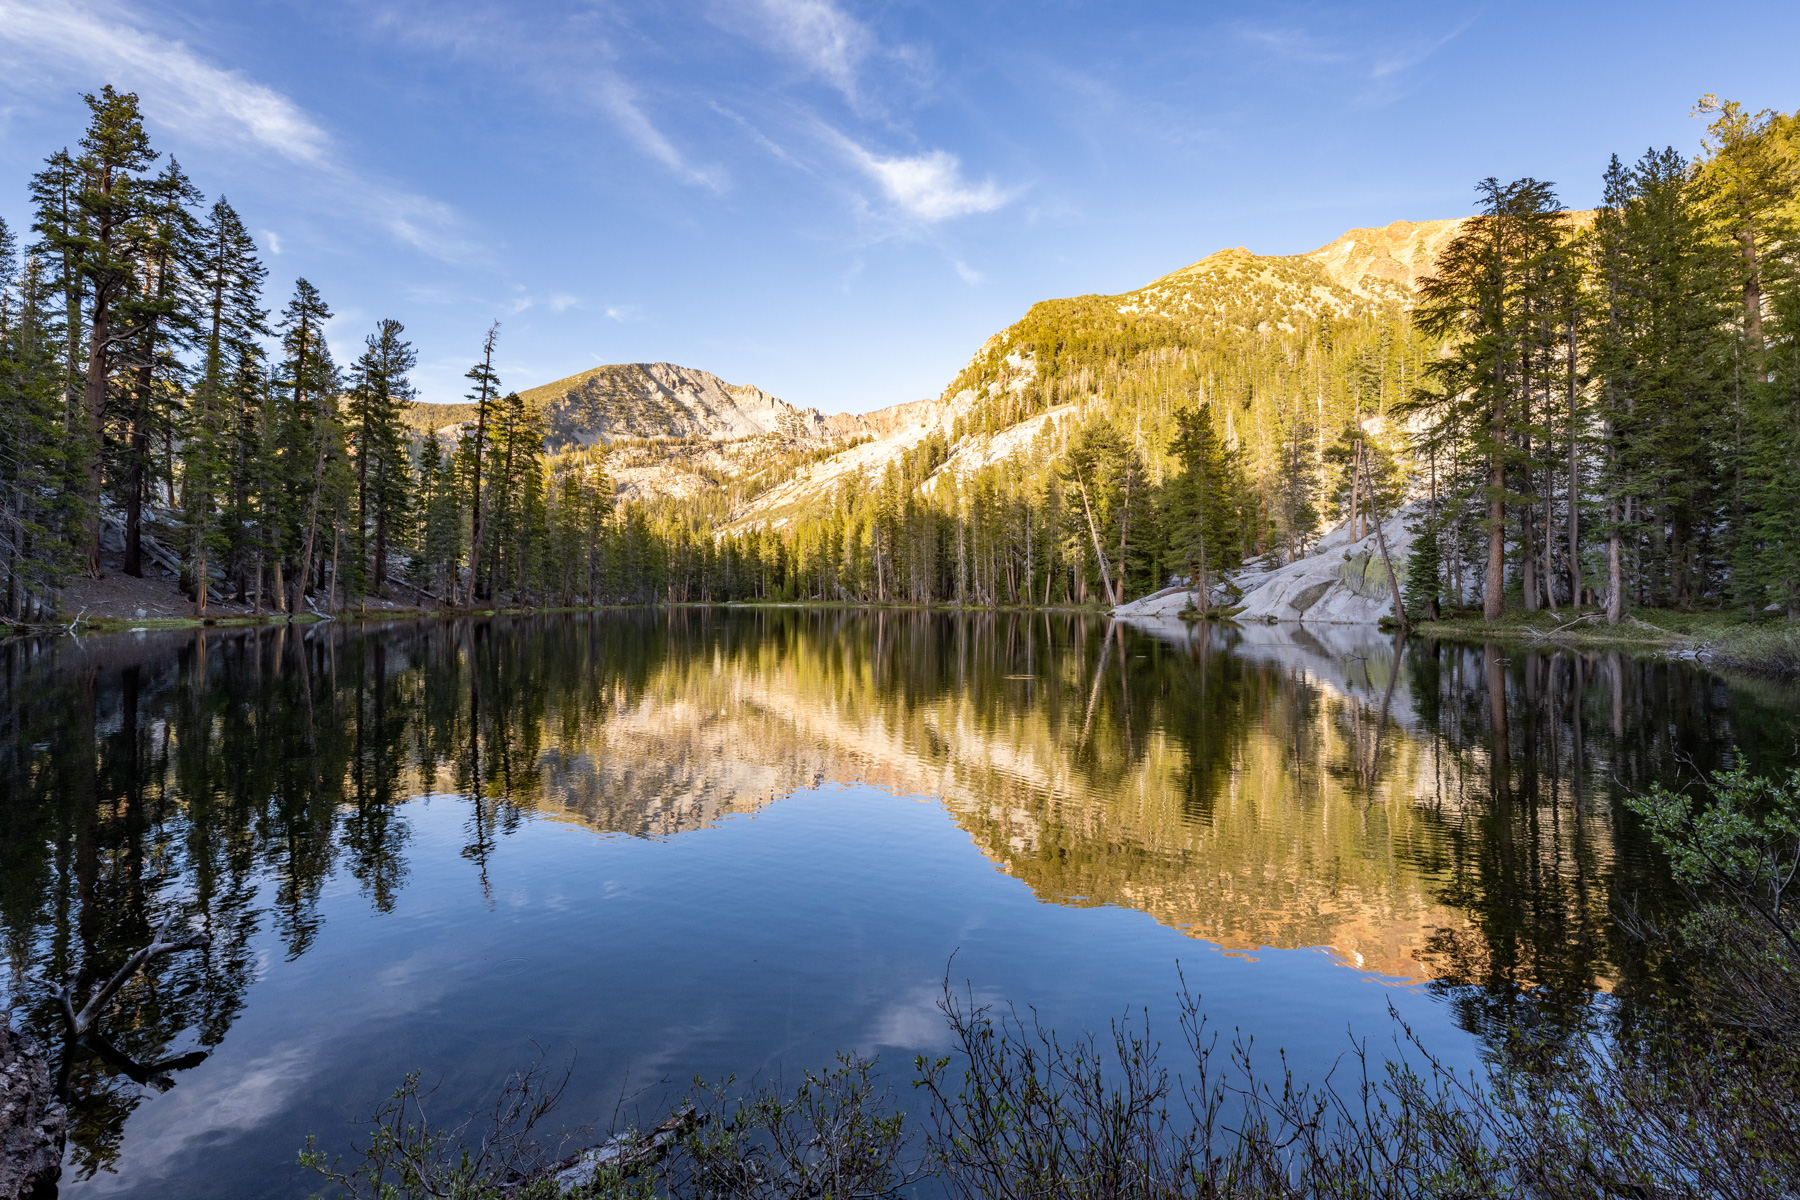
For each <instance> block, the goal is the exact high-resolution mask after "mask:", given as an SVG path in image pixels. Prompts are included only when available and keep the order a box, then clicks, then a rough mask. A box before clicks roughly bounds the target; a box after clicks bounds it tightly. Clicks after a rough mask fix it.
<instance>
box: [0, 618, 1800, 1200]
mask: <svg viewBox="0 0 1800 1200" xmlns="http://www.w3.org/2000/svg"><path fill="white" fill-rule="evenodd" d="M0 687H3V688H4V696H3V697H0V698H3V700H4V704H3V705H0V788H3V789H4V790H3V796H4V799H3V801H0V831H3V835H4V836H3V843H0V872H3V874H0V889H3V890H0V920H3V922H4V939H5V942H4V956H5V961H4V964H3V967H4V977H3V979H0V994H3V996H4V999H5V1000H6V1001H7V1002H8V1003H9V1004H10V1005H11V1007H12V1010H13V1015H14V1018H15V1020H18V1019H20V1018H24V1019H26V1020H28V1021H30V1022H32V1023H34V1024H35V1025H37V1027H39V1028H42V1029H53V1028H55V1026H54V1024H53V1023H52V1009H51V1008H50V1006H49V1004H48V1002H47V1001H46V999H45V994H44V988H43V986H42V985H41V984H39V983H37V982H34V981H33V979H32V976H33V975H34V974H41V973H45V972H49V973H51V974H55V975H68V974H72V973H76V972H80V973H81V974H82V978H83V979H84V980H91V979H94V978H98V977H104V976H105V975H106V974H108V973H110V972H111V971H112V970H113V969H114V968H115V967H116V966H117V965H118V964H119V963H120V962H122V961H123V959H124V957H125V956H126V955H127V954H129V953H130V952H131V951H132V950H133V949H135V948H136V947H137V946H139V945H141V944H143V943H144V942H145V941H146V940H147V938H148V935H149V932H150V930H151V929H152V928H153V927H154V926H155V925H156V924H157V923H158V922H160V920H161V919H163V917H165V916H167V915H168V914H171V913H179V914H183V915H185V916H186V917H187V918H189V919H190V921H191V922H192V923H193V924H194V925H195V926H196V927H201V928H204V929H205V930H206V931H207V932H209V933H210V934H211V935H212V938H213V944H212V948H211V949H210V950H208V951H204V952H188V953H183V954H178V955H175V956H173V957H171V958H167V959H163V960H160V961H159V962H158V963H157V964H156V965H155V967H154V968H153V970H151V971H150V972H148V973H147V974H146V975H144V976H141V977H140V978H139V979H138V980H137V981H136V982H134V984H133V985H132V986H131V987H129V988H128V989H127V990H126V991H124V992H123V993H121V996H120V1002H119V1004H118V1006H117V1009H116V1011H115V1012H114V1013H113V1014H112V1015H111V1016H110V1018H109V1019H108V1021H107V1022H106V1024H105V1026H104V1028H105V1031H106V1032H107V1033H108V1034H109V1035H110V1036H111V1037H112V1039H113V1041H114V1042H115V1043H116V1044H117V1046H118V1048H119V1050H120V1051H122V1052H123V1053H124V1054H127V1055H129V1056H131V1057H132V1058H135V1059H136V1060H138V1061H139V1062H140V1063H142V1062H151V1061H154V1060H157V1059H162V1058H168V1057H172V1056H175V1055H180V1054H183V1053H186V1052H188V1051H192V1050H206V1051H209V1052H210V1053H209V1054H208V1056H207V1057H206V1058H205V1060H204V1062H202V1063H200V1064H199V1065H198V1066H194V1067H191V1068H189V1069H184V1070H179V1071H175V1072H172V1073H171V1074H170V1075H169V1076H168V1080H169V1082H170V1083H171V1084H172V1086H170V1087H168V1088H167V1090H160V1089H159V1088H157V1087H155V1086H146V1085H142V1084H139V1083H136V1082H133V1080H132V1079H131V1078H130V1076H129V1074H128V1073H126V1072H125V1071H124V1070H123V1069H122V1068H120V1067H118V1066H115V1065H110V1064H109V1063H108V1062H106V1061H103V1060H102V1059H100V1058H99V1057H97V1056H94V1055H92V1054H88V1053H82V1054H79V1055H77V1056H75V1057H74V1058H73V1059H72V1060H71V1066H70V1069H71V1087H72V1089H73V1092H74V1094H75V1096H76V1106H75V1120H74V1132H73V1136H72V1138H71V1144H70V1151H69V1163H68V1172H67V1174H66V1175H65V1185H64V1186H65V1194H67V1195H70V1196H76V1197H86V1196H98V1195H129V1196H146V1197H149V1196H170V1197H175V1196H180V1197H211V1196H218V1197H252V1196H281V1197H299V1196H305V1195H308V1194H310V1192H311V1191H312V1190H314V1180H315V1177H313V1176H310V1175H308V1174H305V1173H303V1172H301V1171H300V1169H299V1168H298V1167H297V1166H295V1165H294V1156H295V1153H296V1151H297V1150H298V1149H299V1148H300V1147H301V1146H302V1145H303V1144H304V1142H305V1140H306V1137H307V1135H308V1134H312V1135H315V1136H316V1137H317V1138H318V1139H319V1142H320V1143H321V1144H322V1145H323V1146H325V1147H326V1148H328V1149H332V1150H346V1149H348V1147H349V1145H350V1143H351V1141H352V1140H353V1139H354V1138H356V1137H357V1136H358V1135H359V1134H360V1133H361V1131H362V1129H363V1128H364V1125H363V1121H364V1119H365V1118H366V1117H367V1116H368V1114H369V1113H370V1112H371V1110H372V1109H373V1108H374V1106H375V1105H376V1103H378V1102H379V1100H380V1099H381V1098H382V1096H384V1095H385V1094H386V1093H387V1092H388V1091H390V1090H392V1088H393V1087H394V1086H396V1085H397V1084H398V1083H399V1082H400V1081H401V1080H402V1079H403V1078H404V1076H405V1075H406V1074H407V1073H408V1072H409V1071H414V1070H417V1071H420V1072H422V1073H423V1075H424V1077H425V1078H426V1079H427V1080H429V1081H432V1082H435V1083H436V1084H437V1091H436V1093H435V1096H434V1099H433V1105H434V1107H435V1111H436V1114H437V1115H439V1116H440V1117H442V1118H444V1119H445V1120H450V1119H453V1118H455V1117H457V1116H458V1115H459V1114H461V1113H463V1112H466V1111H467V1110H469V1109H471V1108H473V1107H475V1106H476V1105H478V1104H479V1103H480V1102H481V1101H482V1100H483V1099H484V1098H485V1097H488V1096H491V1094H492V1091H493V1090H494V1088H495V1087H496V1086H497V1085H498V1084H499V1082H500V1081H501V1080H502V1078H503V1077H504V1076H505V1075H506V1073H507V1072H508V1071H509V1070H510V1069H512V1068H514V1067H517V1066H520V1065H523V1064H526V1063H529V1062H531V1061H533V1060H534V1059H536V1058H537V1057H538V1056H539V1055H540V1054H543V1055H547V1056H548V1057H549V1058H550V1059H551V1060H552V1061H554V1062H557V1063H568V1062H572V1063H573V1075H572V1078H571V1083H570V1086H569V1089H568V1091H567V1093H566V1094H565V1098H564V1102H563V1106H562V1109H561V1112H562V1115H563V1117H564V1118H565V1119H566V1120H567V1122H568V1123H571V1124H574V1123H579V1122H583V1121H589V1120H597V1121H599V1122H600V1123H601V1124H602V1125H605V1124H607V1123H608V1122H610V1121H611V1120H613V1119H614V1116H615V1114H623V1115H624V1116H626V1117H629V1116H631V1115H632V1114H633V1113H637V1114H639V1115H640V1116H657V1115H660V1111H659V1110H661V1109H662V1107H663V1106H664V1105H665V1104H666V1103H667V1102H668V1101H670V1100H673V1099H675V1098H678V1097H679V1096H680V1095H681V1094H682V1093H683V1092H684V1090H686V1088H687V1085H688V1082H689V1081H690V1080H691V1079H692V1078H693V1077H694V1076H695V1075H701V1076H706V1077H709V1078H718V1077H721V1076H724V1075H726V1074H730V1073H735V1074H736V1075H738V1077H739V1078H740V1079H742V1078H747V1077H751V1076H755V1075H758V1074H760V1075H761V1076H763V1077H764V1078H768V1077H771V1076H781V1075H783V1074H784V1073H785V1075H786V1076H787V1077H788V1078H790V1079H791V1078H793V1077H794V1076H796V1075H797V1074H798V1073H799V1072H800V1071H802V1070H804V1069H806V1068H809V1067H817V1066H821V1065H824V1064H826V1063H828V1062H829V1061H830V1059H831V1056H832V1054H833V1053H834V1052H836V1051H839V1050H858V1051H862V1052H865V1053H869V1054H879V1055H880V1056H881V1059H882V1062H883V1064H884V1065H885V1066H886V1068H887V1071H888V1074H889V1077H890V1078H891V1079H892V1080H893V1081H895V1082H896V1083H898V1084H901V1085H904V1082H905V1080H906V1079H907V1078H909V1072H910V1063H911V1056H912V1055H913V1054H914V1053H916V1052H920V1051H929V1050H935V1049H942V1048H943V1047H944V1046H945V1045H946V1036H945V1034H946V1030H945V1028H944V1024H943V1020H942V1017H941V1015H940V1014H939V1013H938V1011H937V1009H936V1007H935V1002H936V1000H937V998H938V996H939V995H940V992H941V989H942V986H943V984H944V982H945V980H946V978H948V979H949V980H950V982H951V983H952V984H953V985H954V986H956V987H957V988H958V989H959V990H960V989H963V988H968V989H972V990H973V991H974V993H975V994H976V995H977V997H981V998H992V999H1004V1000H1008V1001H1011V1002H1013V1003H1015V1004H1017V1005H1019V1006H1020V1007H1021V1008H1024V1007H1025V1006H1031V1007H1033V1008H1035V1009H1036V1011H1037V1012H1038V1014H1039V1015H1040V1016H1041V1017H1042V1018H1043V1020H1044V1021H1045V1022H1046V1023H1048V1024H1052V1025H1055V1026H1058V1027H1059V1028H1062V1029H1064V1030H1074V1029H1079V1028H1104V1027H1105V1026H1106V1024H1107V1022H1108V1021H1110V1020H1112V1019H1115V1018H1117V1017H1120V1016H1121V1015H1124V1014H1126V1013H1128V1012H1134V1013H1138V1014H1140V1015H1141V1014H1143V1013H1144V1012H1146V1011H1147V1012H1148V1014H1149V1019H1150V1021H1151V1023H1152V1026H1153V1029H1155V1030H1157V1031H1158V1032H1159V1033H1160V1035H1161V1036H1162V1038H1163V1040H1164V1041H1165V1043H1166V1044H1168V1045H1169V1046H1171V1047H1172V1046H1175V1045H1177V1044H1178V1043H1179V1040H1180V1039H1179V1035H1178V1033H1177V1031H1176V1029H1175V1023H1174V1019H1173V1016H1174V1012H1175V1005H1174V1000H1175V996H1176V992H1177V989H1178V988H1179V987H1180V985H1181V978H1182V977H1183V976H1185V978H1186V981H1187V983H1188V985H1189V986H1190V987H1191V988H1192V989H1193V990H1195V991H1196V992H1198V993H1199V994H1200V995H1201V997H1202V1004H1203V1007H1204V1008H1205V1010H1206V1011H1207V1012H1208V1013H1209V1014H1210V1017H1211V1019H1212V1021H1213V1022H1214V1024H1215V1025H1217V1026H1220V1027H1222V1028H1224V1029H1225V1030H1227V1031H1229V1030H1230V1029H1232V1028H1233V1027H1236V1028H1240V1029H1241V1030H1243V1031H1244V1032H1245V1033H1247V1034H1251V1035H1254V1037H1255V1038H1256V1044H1257V1046H1258V1047H1259V1049H1260V1048H1266V1051H1267V1053H1266V1054H1264V1055H1262V1057H1264V1058H1265V1059H1266V1060H1269V1061H1273V1058H1274V1050H1275V1048H1277V1047H1281V1048H1284V1049H1285V1050H1286V1051H1287V1053H1288V1056H1289V1059H1290V1061H1291V1062H1292V1063H1293V1064H1294V1065H1295V1068H1296V1070H1297V1071H1298V1072H1299V1073H1300V1074H1301V1075H1303V1076H1305V1077H1308V1078H1317V1077H1319V1076H1320V1075H1322V1074H1323V1073H1324V1072H1325V1071H1326V1070H1328V1069H1329V1068H1330V1066H1331V1064H1332V1062H1333V1061H1334V1060H1336V1059H1337V1057H1338V1056H1340V1055H1341V1054H1343V1053H1344V1051H1345V1050H1346V1049H1348V1047H1349V1045H1350V1038H1351V1035H1352V1033H1354V1034H1356V1035H1360V1036H1368V1037H1369V1038H1370V1039H1371V1041H1373V1042H1376V1043H1380V1044H1386V1042H1387V1041H1388V1039H1389V1038H1390V1037H1391V1035H1392V1032H1393V1029H1392V1026H1391V1024H1390V1020H1389V1017H1388V1015H1387V1013H1388V1006H1389V1005H1390V1004H1391V1005H1393V1006H1394V1007H1395V1008H1396V1009H1397V1010H1398V1011H1399V1013H1400V1014H1401V1016H1402V1017H1404V1018H1405V1019H1406V1020H1407V1021H1409V1022H1411V1023H1412V1024H1413V1025H1414V1027H1415V1028H1416V1029H1417V1031H1418V1032H1419V1033H1420V1035H1421V1036H1422V1037H1423V1038H1424V1039H1425V1041H1426V1042H1427V1043H1428V1044H1429V1045H1430V1046H1431V1047H1432V1048H1433V1049H1434V1050H1436V1051H1438V1052H1440V1053H1442V1054H1443V1055H1444V1056H1445V1057H1446V1058H1447V1059H1448V1060H1449V1061H1451V1062H1453V1063H1460V1064H1464V1065H1468V1064H1473V1063H1475V1062H1477V1061H1478V1060H1479V1058H1480V1056H1481V1055H1482V1053H1483V1052H1484V1051H1485V1050H1486V1049H1487V1048H1488V1047H1490V1046H1492V1045H1493V1044H1494V1043H1495V1042H1496V1040H1497V1039H1499V1038H1500V1037H1501V1036H1503V1030H1504V1029H1505V1028H1506V1027H1507V1026H1508V1025H1509V1024H1510V1023H1515V1022H1520V1021H1526V1020H1533V1021H1544V1020H1551V1021H1556V1020H1568V1019H1569V1018H1570V1016H1571V1014H1575V1013H1579V1012H1581V1011H1584V1010H1587V1009H1589V1008H1591V1007H1592V1006H1594V1005H1596V1004H1598V1005H1601V1006H1615V1007H1623V1006H1626V1005H1628V1004H1629V1003H1630V997H1631V995H1632V991H1633V989H1634V988H1639V989H1641V988H1642V987H1644V986H1645V981H1646V970H1647V968H1646V967H1645V966H1644V965H1643V964H1642V963H1641V962H1640V961H1639V960H1638V958H1637V956H1636V955H1635V954H1634V951H1633V947H1632V945H1631V944H1630V943H1629V942H1628V941H1626V940H1624V939H1623V938H1621V937H1620V935H1619V934H1618V933H1617V931H1616V930H1615V928H1614V926H1613V924H1612V922H1611V920H1610V913H1611V912H1612V911H1614V910H1616V909H1618V908H1620V907H1622V906H1625V905H1627V904H1630V903H1633V902H1636V903H1639V904H1640V905H1642V906H1645V907H1648V908H1651V909H1655V908H1657V907H1658V906H1662V905H1666V904H1668V903H1670V902H1671V901H1670V899H1669V889H1668V887H1667V883H1666V880H1665V879H1664V878H1663V875H1662V873H1661V870H1660V868H1659V866H1658V864H1657V861H1656V859H1655V856H1654V855H1653V854H1652V853H1650V852H1649V851H1648V849H1647V847H1646V845H1645V841H1644V839H1643V837H1642V835H1641V834H1640V833H1639V832H1638V830H1637V829H1636V826H1635V824H1634V822H1633V820H1632V819H1631V818H1630V816H1629V815H1628V814H1627V813H1626V812H1625V810H1624V808H1623V806H1622V805H1621V803H1620V799H1621V797H1622V796H1624V795H1626V794H1629V793H1630V792H1632V791H1635V790H1637V789H1639V788H1642V787H1643V786H1645V785H1647V784H1648V783H1649V782H1651V781H1653V780H1665V781H1679V780H1689V779H1691V778H1692V777H1693V776H1694V774H1695V773H1696V772H1698V771H1704V770H1708V769H1711V768H1713V767H1715V766H1718V765H1721V764H1724V763H1727V762H1730V761H1734V760H1736V759H1738V758H1744V759H1747V760H1748V761H1750V762H1751V763H1753V764H1756V765H1761V766H1775V765H1785V764H1787V763H1791V762H1792V761H1793V760H1794V757H1795V753H1796V750H1795V747H1796V741H1797V737H1800V715H1797V714H1800V705H1796V699H1797V698H1800V697H1797V696H1796V694H1795V693H1794V692H1793V691H1792V690H1789V689H1783V688H1780V687H1776V686H1774V685H1769V684H1759V683H1748V682H1746V683H1737V682H1728V681H1724V680H1720V679H1718V678H1715V677H1712V676H1709V675H1707V674H1705V673H1704V672H1702V671H1700V670H1698V669H1696V668H1693V667H1691V666H1687V665H1682V664H1674V663H1668V662H1661V661H1650V660H1639V659H1634V658H1632V657H1629V656H1620V655H1617V654H1595V653H1569V652H1561V653H1541V654H1540V653H1530V652H1527V651H1525V650H1522V649H1518V648H1499V647H1488V648H1485V649H1483V648H1473V649H1471V648H1450V647H1445V646H1433V645H1429V644H1427V645H1421V644H1419V643H1418V642H1417V641H1415V642H1413V643H1412V644H1411V645H1409V646H1407V647H1406V648H1405V650H1404V652H1403V653H1401V654H1400V655H1399V657H1398V658H1397V657H1396V649H1395V646H1394V645H1393V644H1392V642H1391V641H1390V640H1389V639H1387V638H1386V637H1384V636H1382V635H1379V634H1377V633H1375V632H1374V631H1362V630H1355V631H1353V630H1348V629H1339V628H1324V629H1313V630H1302V629H1299V628H1265V627H1256V628H1248V629H1232V628H1211V629H1209V628H1205V627H1202V628H1200V629H1199V630H1197V631H1189V630H1187V629H1186V628H1185V627H1181V626H1166V627H1157V628H1134V627H1127V626H1125V625H1121V624H1113V623H1109V622H1107V621H1105V620H1103V619H1098V620H1097V619H1094V618H1091V617H1090V618H1081V617H1076V616H1069V615H1048V616H1046V615H1036V616H1023V615H1021V616H1011V615H999V616H979V617H951V616H940V615H926V614H913V613H843V612H835V611H833V612H819V611H799V610H763V611H757V612H731V611H718V610H715V611H707V610H674V611H667V612H649V611H645V612H640V613H623V614H607V615H599V616H552V617H543V618H535V619H524V618H521V619H502V620H491V621H473V622H470V621H461V622H441V623H421V624H404V625H398V626H388V627H370V628H367V629H359V628H356V627H353V626H347V625H343V624H338V625H325V626H316V627H310V628H308V629H305V630H300V629H294V630H288V629H272V628H271V629H259V630H248V631H225V630H209V631H205V632H203V633H202V632H183V633H144V634H138V635H119V636H114V637H111V638H89V639H85V640H83V641H80V642H76V641H74V640H72V639H61V640H56V641H44V642H25V641H20V640H11V641H8V642H6V643H4V644H0ZM1607 997H1610V998H1607ZM902 1090H904V1089H903V1088H902Z"/></svg>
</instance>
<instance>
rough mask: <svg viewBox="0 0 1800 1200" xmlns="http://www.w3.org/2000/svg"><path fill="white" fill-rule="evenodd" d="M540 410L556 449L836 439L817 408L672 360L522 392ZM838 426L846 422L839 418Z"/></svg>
mask: <svg viewBox="0 0 1800 1200" xmlns="http://www.w3.org/2000/svg"><path fill="white" fill-rule="evenodd" d="M521 395H522V397H523V398H524V400H525V402H526V404H527V405H528V406H531V407H534V408H536V409H537V410H538V411H539V412H541V413H542V414H543V418H544V435H545V444H546V446H547V447H548V448H549V449H551V450H566V449H568V448H569V447H571V446H588V445H593V444H594V443H595V442H610V441H613V440H615V439H617V438H621V437H631V438H693V437H698V438H711V439H729V438H742V437H753V436H755V435H757V434H762V433H779V434H786V435H788V436H790V437H815V438H826V437H832V436H835V435H837V434H839V433H849V432H856V431H855V430H853V429H848V428H845V429H837V428H834V422H833V421H832V420H831V419H829V418H827V417H826V416H825V415H824V414H823V413H821V412H820V411H819V410H818V409H816V408H798V407H796V406H795V405H792V404H789V403H788V402H787V401H785V400H783V399H781V398H780V397H777V396H771V395H770V394H769V393H767V392H765V391H763V390H762V389H761V388H759V387H754V386H750V385H747V384H743V385H740V384H730V383H726V382H725V381H724V380H722V379H720V378H719V377H718V376H717V375H714V374H713V373H712V372H710V371H699V370H695V369H694V368H692V367H680V366H676V365H674V364H673V363H621V364H618V365H614V366H606V367H596V368H594V369H593V370H591V371H586V372H583V373H582V374H580V375H573V376H570V377H569V378H568V379H559V380H557V381H556V382H555V383H549V384H545V385H544V386H543V387H540V388H533V389H532V390H531V391H529V392H524V393H521ZM835 424H836V425H844V424H845V422H844V421H842V420H841V419H839V420H838V421H837V422H835Z"/></svg>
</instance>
